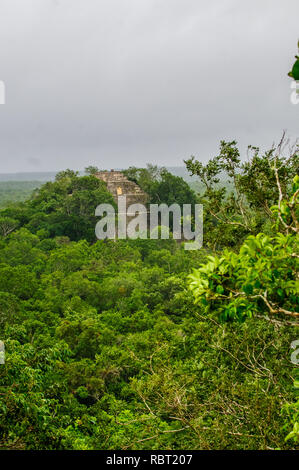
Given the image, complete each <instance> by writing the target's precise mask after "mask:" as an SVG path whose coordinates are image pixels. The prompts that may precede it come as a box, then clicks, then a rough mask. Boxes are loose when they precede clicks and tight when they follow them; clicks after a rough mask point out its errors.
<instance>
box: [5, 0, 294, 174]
mask: <svg viewBox="0 0 299 470" xmlns="http://www.w3.org/2000/svg"><path fill="white" fill-rule="evenodd" d="M298 37H299V2H298V0H250V1H249V0H0V80H3V81H4V82H5V84H6V104H5V105H1V106H0V172H17V171H47V170H51V171H52V170H59V169H64V168H68V167H69V168H73V169H83V168H84V167H85V166H87V165H89V164H94V165H98V166H99V167H101V168H114V167H126V166H128V165H137V166H141V165H144V164H145V163H146V162H151V163H157V164H160V165H168V166H176V165H182V160H183V159H184V158H187V157H189V156H190V155H191V154H194V155H196V156H197V157H198V158H199V159H201V160H207V159H208V158H210V157H213V156H214V155H216V153H217V149H218V146H219V141H220V140H221V139H236V140H238V142H239V143H240V148H241V150H242V152H243V151H245V149H246V146H247V145H248V144H253V145H259V146H261V147H262V148H264V147H268V146H271V144H272V142H273V140H279V137H280V135H281V132H282V130H283V129H287V130H288V132H289V135H290V136H291V137H297V136H298V134H299V133H298V124H299V105H297V106H296V105H292V104H291V102H290V94H291V89H290V82H291V80H290V78H288V77H287V72H288V71H289V70H290V68H291V65H292V63H293V62H294V60H293V59H294V55H295V54H296V44H297V40H298Z"/></svg>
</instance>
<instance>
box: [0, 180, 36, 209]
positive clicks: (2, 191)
mask: <svg viewBox="0 0 299 470" xmlns="http://www.w3.org/2000/svg"><path fill="white" fill-rule="evenodd" d="M41 185H42V183H41V182H40V181H0V208H4V207H6V206H8V205H10V204H11V203H15V202H21V201H25V200H26V199H29V198H30V196H31V194H32V193H33V191H34V190H35V189H37V188H39V187H40V186H41Z"/></svg>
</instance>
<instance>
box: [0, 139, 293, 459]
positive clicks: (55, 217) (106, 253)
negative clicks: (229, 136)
mask: <svg viewBox="0 0 299 470" xmlns="http://www.w3.org/2000/svg"><path fill="white" fill-rule="evenodd" d="M282 148H283V146H282V144H281V145H280V146H279V147H278V149H272V150H271V151H270V152H268V153H266V154H265V155H260V153H259V151H258V149H256V148H254V149H252V154H251V157H250V159H249V160H248V162H247V163H246V164H245V165H243V164H242V163H241V161H240V156H239V152H238V149H237V145H236V143H235V142H231V143H226V142H222V143H221V147H220V153H219V156H218V157H216V158H215V159H213V160H211V161H210V162H208V163H207V165H203V164H201V163H199V162H197V161H196V160H195V159H194V158H193V159H190V160H189V161H187V168H188V170H189V171H190V172H191V173H193V174H194V175H197V176H198V177H199V179H200V180H201V184H203V185H204V187H205V190H204V191H202V192H201V194H200V195H198V196H197V195H195V193H194V192H193V191H192V190H190V188H189V186H188V185H187V184H186V183H185V181H183V179H182V178H180V177H175V176H173V175H171V174H170V173H169V172H167V171H166V170H165V169H162V170H161V169H160V170H159V169H157V168H156V167H152V166H149V167H148V168H147V169H136V168H130V169H129V170H127V171H126V174H127V176H129V177H130V178H131V179H133V180H134V181H137V182H138V184H140V186H141V187H142V188H143V189H145V190H146V191H147V192H148V194H149V195H150V199H151V202H156V203H157V202H159V203H160V202H165V203H168V204H172V203H173V202H177V203H179V204H183V203H195V202H201V203H204V210H205V222H204V237H205V249H203V250H199V251H191V252H190V251H185V250H184V249H183V244H177V243H176V242H175V241H174V240H172V239H170V240H139V239H137V240H119V241H117V242H114V241H108V240H106V241H105V240H104V241H96V240H95V235H94V228H95V224H96V219H95V217H94V210H95V207H96V206H97V205H98V204H99V203H102V202H110V203H111V202H113V200H112V197H111V195H110V194H109V193H108V192H107V189H106V186H105V184H104V183H103V182H101V181H100V180H98V179H96V178H95V177H94V176H93V173H94V168H90V169H89V170H90V171H88V173H89V175H88V176H83V177H80V176H78V174H76V173H75V172H73V171H71V170H67V171H65V172H61V173H59V174H58V175H57V176H56V180H55V181H54V182H50V183H46V184H44V185H43V186H42V187H41V188H39V189H38V190H36V191H35V193H34V195H33V196H32V197H31V198H30V199H29V200H28V201H26V202H23V203H19V204H15V205H13V206H10V207H6V208H5V209H3V210H2V211H1V212H0V248H1V249H0V338H1V340H4V342H5V347H6V360H5V364H4V365H0V410H1V411H0V447H1V448H2V449H131V450H132V449H168V450H169V449H172V450H176V449H276V448H279V449H294V448H296V446H298V440H299V433H298V428H299V424H298V415H299V411H298V410H299V408H298V406H299V402H298V401H297V402H296V388H295V387H294V383H295V385H297V386H298V378H297V382H296V373H297V371H298V366H296V365H294V364H292V362H291V360H290V356H291V352H292V351H291V350H290V345H291V343H292V341H294V340H295V339H298V337H299V335H298V321H297V320H298V313H296V312H298V285H297V284H296V283H298V278H297V268H298V263H297V262H298V254H297V253H298V250H297V245H296V243H297V238H296V237H297V236H298V204H297V203H298V187H299V185H298V176H297V178H296V170H297V168H298V148H296V149H295V150H294V151H293V152H292V155H290V156H289V157H288V158H284V157H282ZM225 173H226V176H225V178H227V180H230V183H229V184H227V185H226V186H225V187H224V188H222V187H221V184H220V183H219V181H218V180H219V175H223V174H225ZM277 201H278V202H277Z"/></svg>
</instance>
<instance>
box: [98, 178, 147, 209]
mask: <svg viewBox="0 0 299 470" xmlns="http://www.w3.org/2000/svg"><path fill="white" fill-rule="evenodd" d="M95 176H96V178H99V179H101V180H102V181H104V182H105V183H106V184H107V189H108V191H109V192H110V193H111V194H112V196H113V197H114V200H115V201H116V202H117V198H118V196H126V198H127V207H128V206H130V205H131V204H144V205H146V204H147V202H148V195H147V194H146V193H145V192H144V191H142V189H141V188H140V187H139V186H138V184H136V183H134V182H133V181H129V180H128V178H126V176H125V175H124V174H123V173H122V172H121V171H114V170H111V171H99V172H98V173H96V174H95Z"/></svg>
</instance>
